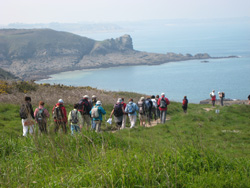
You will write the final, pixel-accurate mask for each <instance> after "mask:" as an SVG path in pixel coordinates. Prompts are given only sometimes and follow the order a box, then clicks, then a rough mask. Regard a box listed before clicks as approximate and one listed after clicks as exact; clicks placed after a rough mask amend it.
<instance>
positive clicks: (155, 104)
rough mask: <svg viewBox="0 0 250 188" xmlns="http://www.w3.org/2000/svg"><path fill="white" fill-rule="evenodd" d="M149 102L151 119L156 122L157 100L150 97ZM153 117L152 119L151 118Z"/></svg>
mask: <svg viewBox="0 0 250 188" xmlns="http://www.w3.org/2000/svg"><path fill="white" fill-rule="evenodd" d="M151 101H152V104H153V105H152V119H154V120H155V121H156V120H157V108H158V105H157V100H156V99H155V96H154V95H152V96H151ZM153 117H154V118H153Z"/></svg>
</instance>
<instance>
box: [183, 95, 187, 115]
mask: <svg viewBox="0 0 250 188" xmlns="http://www.w3.org/2000/svg"><path fill="white" fill-rule="evenodd" d="M187 108H188V99H187V96H184V98H183V100H182V109H183V111H184V113H187Z"/></svg>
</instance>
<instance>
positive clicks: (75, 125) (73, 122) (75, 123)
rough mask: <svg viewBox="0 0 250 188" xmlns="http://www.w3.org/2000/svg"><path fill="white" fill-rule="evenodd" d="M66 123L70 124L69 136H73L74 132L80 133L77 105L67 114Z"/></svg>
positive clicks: (80, 118)
mask: <svg viewBox="0 0 250 188" xmlns="http://www.w3.org/2000/svg"><path fill="white" fill-rule="evenodd" d="M68 122H69V124H70V129H71V135H73V134H74V132H76V133H77V132H80V126H81V122H82V115H81V113H80V112H79V111H78V104H74V109H73V110H72V111H70V112H69V116H68Z"/></svg>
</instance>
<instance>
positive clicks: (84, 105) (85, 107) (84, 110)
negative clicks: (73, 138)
mask: <svg viewBox="0 0 250 188" xmlns="http://www.w3.org/2000/svg"><path fill="white" fill-rule="evenodd" d="M88 98H89V96H88V95H84V96H83V98H82V99H81V100H80V101H79V103H78V111H79V112H80V113H81V115H82V123H81V125H82V126H80V129H81V130H82V128H83V126H84V123H85V122H86V130H88V129H89V127H90V115H89V112H90V110H91V106H90V104H89V101H88Z"/></svg>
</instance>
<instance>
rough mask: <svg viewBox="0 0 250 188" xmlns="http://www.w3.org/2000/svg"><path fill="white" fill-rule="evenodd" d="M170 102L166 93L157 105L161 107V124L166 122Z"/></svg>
mask: <svg viewBox="0 0 250 188" xmlns="http://www.w3.org/2000/svg"><path fill="white" fill-rule="evenodd" d="M169 104H170V102H169V100H168V98H166V97H165V93H162V94H161V98H159V99H158V102H157V105H158V106H159V110H160V120H161V123H165V122H166V115H167V109H168V107H167V105H169Z"/></svg>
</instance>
